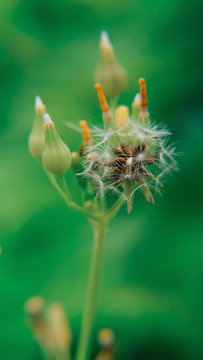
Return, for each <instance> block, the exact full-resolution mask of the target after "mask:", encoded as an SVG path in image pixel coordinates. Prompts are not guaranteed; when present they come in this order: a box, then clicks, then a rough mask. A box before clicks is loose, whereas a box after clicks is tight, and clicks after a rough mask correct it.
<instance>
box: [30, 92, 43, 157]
mask: <svg viewBox="0 0 203 360" xmlns="http://www.w3.org/2000/svg"><path fill="white" fill-rule="evenodd" d="M35 112H36V116H35V120H34V124H33V128H32V131H31V134H30V136H29V140H28V146H29V150H30V153H31V154H32V156H33V157H35V158H36V159H39V160H41V156H42V151H43V148H44V143H45V136H44V126H43V115H44V113H45V106H44V104H43V103H42V100H41V99H40V97H39V96H36V97H35Z"/></svg>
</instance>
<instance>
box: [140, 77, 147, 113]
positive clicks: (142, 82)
mask: <svg viewBox="0 0 203 360" xmlns="http://www.w3.org/2000/svg"><path fill="white" fill-rule="evenodd" d="M139 84H140V95H141V109H143V110H144V109H147V105H148V99H147V89H146V83H145V79H142V78H141V79H139Z"/></svg>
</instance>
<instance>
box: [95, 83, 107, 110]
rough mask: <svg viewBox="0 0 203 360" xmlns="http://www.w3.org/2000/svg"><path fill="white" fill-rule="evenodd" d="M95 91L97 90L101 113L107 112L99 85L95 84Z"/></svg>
mask: <svg viewBox="0 0 203 360" xmlns="http://www.w3.org/2000/svg"><path fill="white" fill-rule="evenodd" d="M95 89H96V90H97V95H98V99H99V103H100V107H101V110H102V112H104V111H108V110H109V105H108V103H107V101H106V96H105V95H104V92H103V89H102V86H101V85H100V84H95Z"/></svg>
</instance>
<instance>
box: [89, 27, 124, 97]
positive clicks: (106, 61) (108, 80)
mask: <svg viewBox="0 0 203 360" xmlns="http://www.w3.org/2000/svg"><path fill="white" fill-rule="evenodd" d="M100 51H101V60H100V64H99V66H98V68H97V70H96V73H95V80H96V81H97V82H99V83H100V84H101V85H102V87H103V89H104V92H105V94H107V95H108V96H109V97H117V96H118V95H119V94H120V93H121V92H122V91H123V90H125V88H126V85H127V76H126V72H125V70H124V69H123V68H122V66H121V65H120V64H119V63H118V62H117V60H116V58H115V55H114V50H113V46H112V44H111V43H110V40H109V36H108V34H107V32H106V31H102V33H101V41H100Z"/></svg>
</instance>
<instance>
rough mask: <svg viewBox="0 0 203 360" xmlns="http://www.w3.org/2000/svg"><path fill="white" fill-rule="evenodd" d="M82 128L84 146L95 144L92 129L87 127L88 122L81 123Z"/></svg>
mask: <svg viewBox="0 0 203 360" xmlns="http://www.w3.org/2000/svg"><path fill="white" fill-rule="evenodd" d="M80 126H81V128H82V146H91V145H92V144H93V140H92V137H91V133H90V129H89V127H88V125H87V121H85V120H82V121H80Z"/></svg>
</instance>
